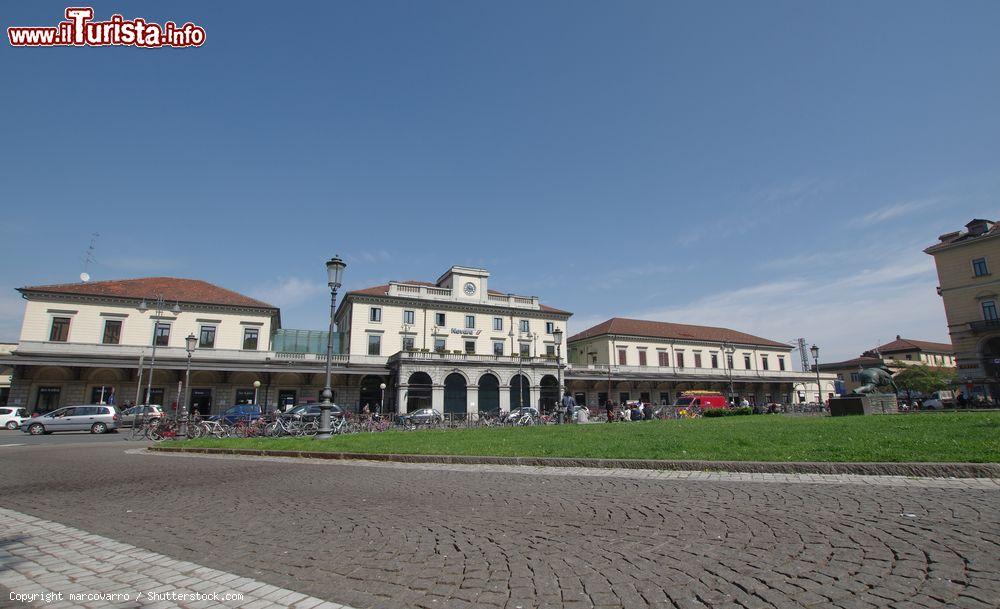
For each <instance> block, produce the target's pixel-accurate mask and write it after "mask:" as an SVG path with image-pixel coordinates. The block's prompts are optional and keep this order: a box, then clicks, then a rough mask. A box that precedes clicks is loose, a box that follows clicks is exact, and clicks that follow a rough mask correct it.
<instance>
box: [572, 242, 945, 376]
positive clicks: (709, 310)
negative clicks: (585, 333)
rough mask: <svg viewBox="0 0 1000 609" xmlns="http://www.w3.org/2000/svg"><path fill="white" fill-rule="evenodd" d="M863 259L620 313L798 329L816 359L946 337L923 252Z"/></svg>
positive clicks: (766, 332)
mask: <svg viewBox="0 0 1000 609" xmlns="http://www.w3.org/2000/svg"><path fill="white" fill-rule="evenodd" d="M904 251H905V250H904ZM918 256H919V257H918ZM871 264H872V266H870V267H864V266H861V267H860V268H859V270H858V271H856V272H846V273H845V272H841V273H839V274H835V273H829V272H821V273H818V274H813V275H806V276H798V277H791V278H787V279H781V280H777V281H768V282H765V283H760V284H756V285H751V286H747V287H743V288H739V289H735V290H729V291H720V292H717V293H714V294H710V295H708V296H704V297H702V298H699V299H697V300H695V301H693V302H691V303H688V304H684V305H680V306H673V307H664V308H656V307H654V308H646V309H641V310H636V311H634V312H632V313H625V312H622V313H620V315H623V316H627V317H638V318H642V319H653V320H660V321H669V322H675V323H690V324H698V325H708V326H723V327H727V328H732V329H734V330H739V331H742V332H748V333H750V334H755V335H758V336H762V337H764V338H768V339H771V340H777V341H782V342H789V343H793V342H794V340H795V339H796V338H798V337H800V336H801V337H804V338H806V339H807V340H808V341H809V343H810V344H812V343H816V344H817V345H819V346H820V348H821V360H826V361H836V360H843V359H850V358H852V357H857V356H858V355H859V354H860V353H861V352H862V351H864V350H866V349H869V348H871V347H872V346H874V345H875V344H876V343H877V342H878V341H879V340H881V341H883V342H885V341H887V340H889V339H891V338H892V337H894V336H895V335H896V334H901V335H903V336H908V337H911V338H917V339H924V340H933V341H942V342H947V341H948V329H947V324H946V321H945V318H944V307H943V305H942V304H941V299H940V297H938V295H937V293H936V291H935V289H934V286H935V285H936V277H935V275H934V266H933V261H932V260H931V259H930V257H929V256H925V255H924V254H923V253H922V252H920V251H919V250H917V251H916V252H912V251H907V253H905V254H903V255H897V256H895V257H893V258H889V259H886V260H875V261H871ZM581 322H584V323H586V320H574V327H575V328H578V330H577V331H579V330H582V329H585V328H586V327H588V326H586V325H583V323H581ZM578 324H579V325H578ZM795 361H798V356H797V354H796V357H795Z"/></svg>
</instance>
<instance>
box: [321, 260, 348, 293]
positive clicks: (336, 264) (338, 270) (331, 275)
mask: <svg viewBox="0 0 1000 609" xmlns="http://www.w3.org/2000/svg"><path fill="white" fill-rule="evenodd" d="M345 268H347V264H345V263H344V261H343V260H341V259H340V256H334V257H333V258H330V259H329V260H327V261H326V279H327V284H328V285H329V286H330V287H331V288H339V287H340V285H341V282H342V281H343V279H344V269H345Z"/></svg>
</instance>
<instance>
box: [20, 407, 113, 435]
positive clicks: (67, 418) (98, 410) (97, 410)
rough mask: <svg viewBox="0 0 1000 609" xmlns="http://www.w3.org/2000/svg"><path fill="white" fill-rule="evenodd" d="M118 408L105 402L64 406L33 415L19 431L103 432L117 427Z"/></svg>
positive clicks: (36, 433) (34, 432)
mask: <svg viewBox="0 0 1000 609" xmlns="http://www.w3.org/2000/svg"><path fill="white" fill-rule="evenodd" d="M118 419H119V417H118V409H117V408H115V407H114V406H108V405H106V404H101V405H93V404H87V405H83V406H66V407H64V408H59V409H57V410H53V411H52V412H50V413H48V414H44V415H41V416H34V417H31V418H30V419H28V420H27V421H24V422H23V423H22V424H21V431H23V432H24V433H29V434H31V435H33V436H39V435H42V434H46V433H52V432H54V431H87V430H89V431H90V433H105V432H108V431H115V430H117V429H118Z"/></svg>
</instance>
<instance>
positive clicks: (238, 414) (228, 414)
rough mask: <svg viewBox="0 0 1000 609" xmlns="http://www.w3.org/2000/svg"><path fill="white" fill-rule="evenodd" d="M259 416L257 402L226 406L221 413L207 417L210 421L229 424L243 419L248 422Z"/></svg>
mask: <svg viewBox="0 0 1000 609" xmlns="http://www.w3.org/2000/svg"><path fill="white" fill-rule="evenodd" d="M259 418H260V406H258V405H257V404H240V405H238V406H233V407H231V408H227V409H226V410H225V411H223V412H222V413H221V414H217V415H215V416H212V417H209V420H210V421H225V422H226V423H228V424H229V425H233V424H234V423H236V421H244V422H247V423H249V422H250V421H253V420H255V419H259Z"/></svg>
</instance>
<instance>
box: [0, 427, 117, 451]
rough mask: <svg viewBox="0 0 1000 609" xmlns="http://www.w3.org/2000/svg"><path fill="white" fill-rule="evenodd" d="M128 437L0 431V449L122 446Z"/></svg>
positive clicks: (82, 432)
mask: <svg viewBox="0 0 1000 609" xmlns="http://www.w3.org/2000/svg"><path fill="white" fill-rule="evenodd" d="M128 437H129V430H128V429H125V430H122V431H121V432H119V433H106V434H100V435H97V434H92V433H90V432H89V431H67V432H60V433H53V434H49V435H45V436H33V435H31V434H26V433H24V432H23V431H21V430H20V429H18V430H15V431H11V430H8V429H2V430H0V447H3V446H11V445H15V446H52V445H59V444H106V443H118V444H123V443H124V442H125V441H126V440H127V439H128Z"/></svg>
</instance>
